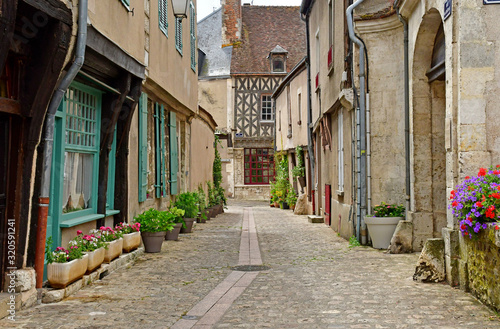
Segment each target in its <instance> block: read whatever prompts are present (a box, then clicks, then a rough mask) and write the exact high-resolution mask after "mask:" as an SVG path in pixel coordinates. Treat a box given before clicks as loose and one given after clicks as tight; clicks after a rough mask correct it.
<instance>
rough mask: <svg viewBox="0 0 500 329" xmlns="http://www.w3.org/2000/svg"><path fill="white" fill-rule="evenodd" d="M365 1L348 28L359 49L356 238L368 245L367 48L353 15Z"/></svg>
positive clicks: (350, 9)
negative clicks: (359, 35) (356, 29)
mask: <svg viewBox="0 0 500 329" xmlns="http://www.w3.org/2000/svg"><path fill="white" fill-rule="evenodd" d="M363 1H364V0H357V1H356V2H354V3H353V4H352V5H350V6H349V7H348V8H347V10H346V17H347V27H348V30H349V38H350V39H351V40H352V41H353V42H354V43H355V44H356V45H358V47H359V85H360V97H359V110H358V111H357V118H356V119H357V120H356V121H357V123H358V124H357V132H358V133H357V136H358V137H357V158H358V161H357V169H358V170H357V172H358V173H357V185H358V187H357V198H356V199H357V200H356V237H357V239H358V241H360V242H361V244H363V245H366V243H367V232H366V224H365V221H364V216H365V215H366V210H367V209H366V190H367V186H366V178H367V172H366V171H367V170H366V168H367V163H366V160H367V159H366V86H365V46H364V43H363V41H362V40H360V39H359V38H358V37H357V36H356V34H355V33H354V22H353V17H352V13H353V11H354V8H356V7H357V6H359V5H360V4H361V3H363Z"/></svg>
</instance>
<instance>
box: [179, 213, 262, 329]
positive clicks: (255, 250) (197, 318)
mask: <svg viewBox="0 0 500 329" xmlns="http://www.w3.org/2000/svg"><path fill="white" fill-rule="evenodd" d="M232 269H233V271H232V272H231V273H229V275H228V276H227V277H226V278H225V279H224V281H222V282H221V283H219V285H217V287H215V288H214V289H213V290H212V291H211V292H209V293H208V295H206V296H205V298H203V299H202V300H201V301H200V302H198V304H196V305H195V306H194V307H193V308H192V309H191V310H190V311H189V312H187V314H186V315H184V316H182V317H181V319H180V320H179V321H177V322H176V323H175V324H174V325H173V326H172V327H171V328H172V329H191V328H210V327H212V326H213V325H215V324H216V323H217V321H219V320H220V318H222V316H223V315H224V313H226V311H227V310H228V309H229V308H230V307H231V305H232V304H233V302H234V301H235V300H236V299H237V298H238V297H239V296H240V295H241V294H242V293H243V292H244V291H245V289H246V288H247V287H248V286H249V285H250V284H251V283H252V281H253V280H254V279H255V278H256V277H257V276H258V275H259V273H260V271H266V270H269V269H270V267H269V266H264V265H262V258H261V255H260V248H259V241H258V239H257V230H256V227H255V219H254V217H253V211H252V209H251V208H249V207H248V208H247V207H246V208H243V226H242V229H241V242H240V256H239V261H238V266H235V267H232Z"/></svg>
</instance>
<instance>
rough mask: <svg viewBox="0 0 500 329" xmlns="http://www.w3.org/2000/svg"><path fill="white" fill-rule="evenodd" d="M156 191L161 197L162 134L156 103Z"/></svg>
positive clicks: (158, 196) (156, 104)
mask: <svg viewBox="0 0 500 329" xmlns="http://www.w3.org/2000/svg"><path fill="white" fill-rule="evenodd" d="M154 118H155V174H156V182H155V191H156V197H157V198H161V136H160V105H159V104H158V103H155V115H154Z"/></svg>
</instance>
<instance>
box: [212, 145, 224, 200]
mask: <svg viewBox="0 0 500 329" xmlns="http://www.w3.org/2000/svg"><path fill="white" fill-rule="evenodd" d="M218 145H220V146H221V147H222V144H221V142H220V140H219V137H218V136H217V135H215V157H214V163H213V167H212V168H213V190H212V194H213V196H212V198H213V199H212V201H213V204H212V205H213V206H215V205H218V204H224V205H225V204H226V203H227V200H226V191H225V190H224V188H223V187H222V186H221V183H222V159H221V157H220V153H219V150H218Z"/></svg>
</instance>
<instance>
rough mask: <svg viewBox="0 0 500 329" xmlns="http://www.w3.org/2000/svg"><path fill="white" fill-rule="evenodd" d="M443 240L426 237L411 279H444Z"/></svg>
mask: <svg viewBox="0 0 500 329" xmlns="http://www.w3.org/2000/svg"><path fill="white" fill-rule="evenodd" d="M444 262H445V260H444V240H443V239H428V240H427V241H426V242H425V245H424V249H423V250H422V253H421V254H420V257H419V258H418V261H417V267H416V269H415V274H414V275H413V280H415V281H418V282H440V281H444V279H445V265H444Z"/></svg>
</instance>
